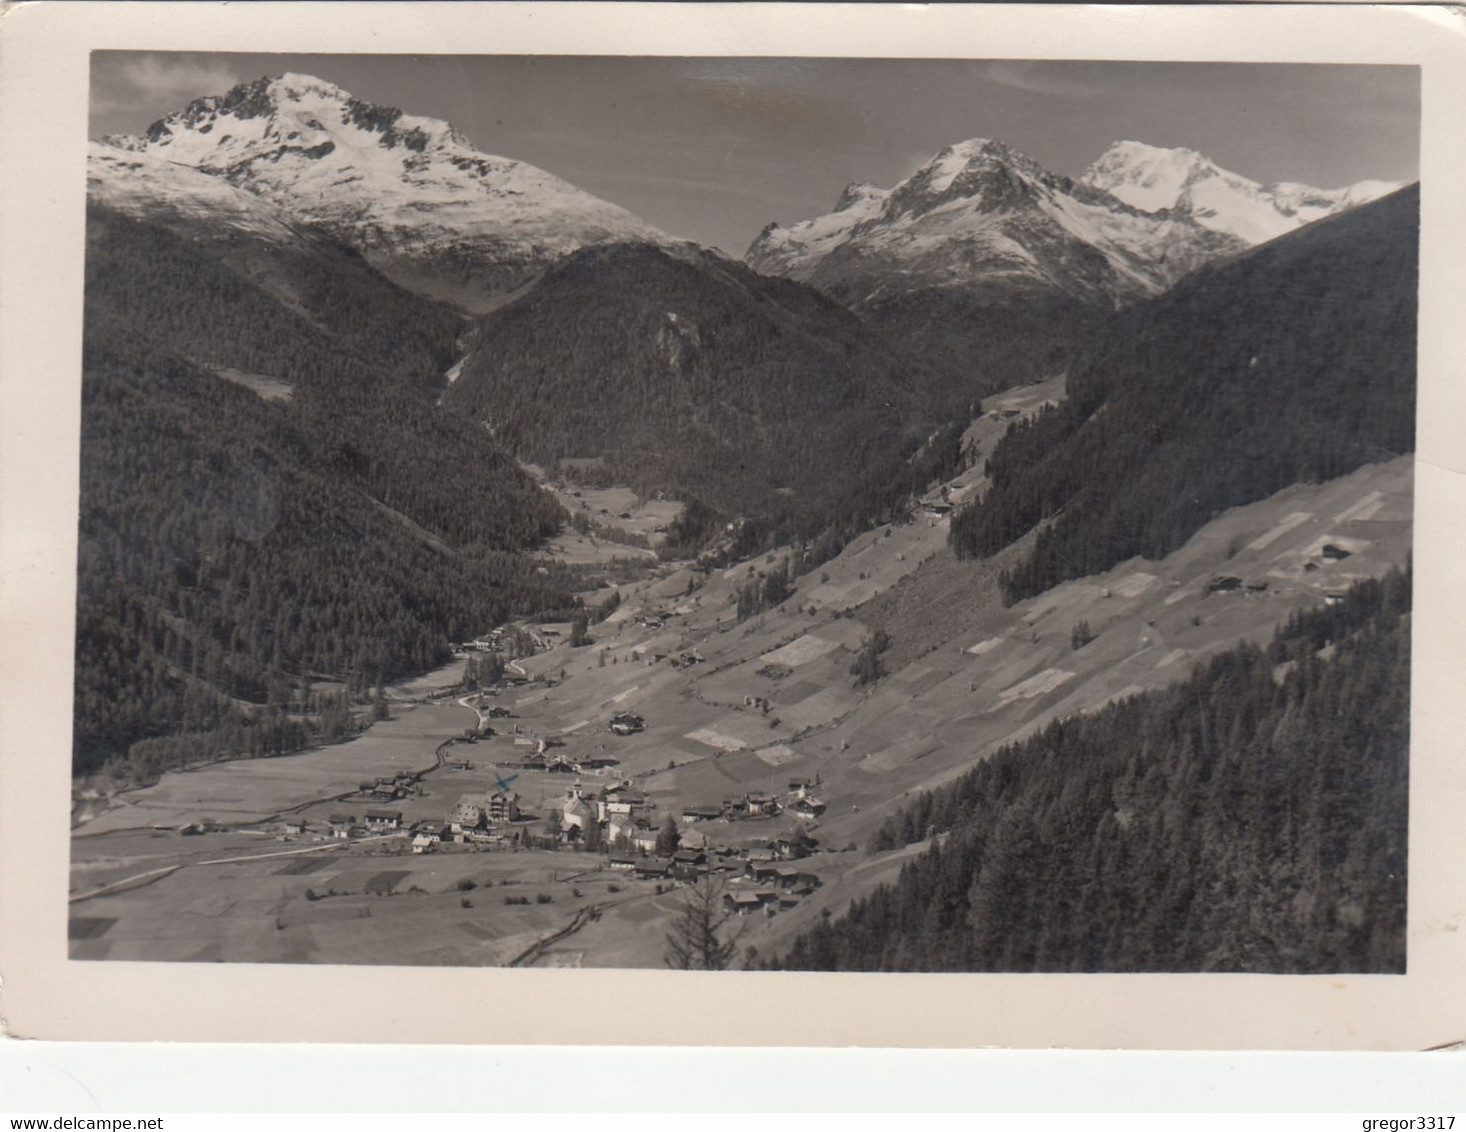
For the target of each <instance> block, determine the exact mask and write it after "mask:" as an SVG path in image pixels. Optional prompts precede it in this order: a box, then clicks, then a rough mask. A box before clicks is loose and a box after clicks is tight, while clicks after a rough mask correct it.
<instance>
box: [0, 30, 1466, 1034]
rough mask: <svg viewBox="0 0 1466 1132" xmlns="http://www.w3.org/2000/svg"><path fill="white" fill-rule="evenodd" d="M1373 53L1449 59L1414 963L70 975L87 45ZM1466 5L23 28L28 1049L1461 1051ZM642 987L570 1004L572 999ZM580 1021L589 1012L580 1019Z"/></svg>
mask: <svg viewBox="0 0 1466 1132" xmlns="http://www.w3.org/2000/svg"><path fill="white" fill-rule="evenodd" d="M92 47H107V48H112V49H153V50H156V49H168V48H176V49H189V50H221V51H222V50H239V51H323V50H330V51H341V52H351V51H365V52H377V53H381V52H394V53H396V52H400V53H417V54H430V53H438V52H465V51H482V52H485V53H520V52H528V53H555V54H581V53H598V54H676V55H721V54H733V55H798V54H809V55H853V56H858V55H870V56H912V57H922V56H927V57H936V56H942V57H951V56H971V57H977V58H1045V59H1060V58H1148V59H1172V60H1257V61H1269V60H1270V61H1279V62H1282V61H1288V62H1310V61H1312V62H1374V63H1400V64H1415V65H1419V66H1420V67H1421V68H1422V80H1423V102H1424V123H1425V128H1424V134H1423V145H1422V164H1421V168H1422V184H1423V236H1422V260H1421V263H1422V279H1423V285H1422V295H1421V310H1420V313H1421V354H1420V430H1419V443H1418V454H1419V455H1418V471H1417V480H1416V491H1417V528H1416V551H1415V562H1416V583H1415V584H1416V590H1415V592H1416V602H1417V615H1416V619H1415V633H1416V638H1415V649H1416V662H1415V665H1414V672H1413V688H1414V698H1415V709H1414V715H1413V720H1412V724H1413V728H1414V746H1413V752H1412V782H1411V844H1410V854H1411V858H1410V859H1411V877H1410V917H1409V919H1410V944H1409V947H1410V950H1409V974H1408V975H1406V976H1403V977H1382V976H1375V977H1310V978H1282V977H1269V976H1190V975H1187V976H1096V975H1082V976H988V975H940V976H938V975H926V976H909V975H878V976H839V975H818V974H812V975H783V974H741V973H736V974H735V973H720V974H711V975H709V974H697V973H673V972H664V971H635V972H624V973H623V972H617V973H610V972H596V971H571V970H525V971H519V970H515V971H504V970H481V969H473V970H443V969H417V968H352V967H320V966H300V967H291V966H267V965H212V964H210V965H205V964H176V965H174V964H142V963H111V962H109V963H74V962H69V961H68V960H67V959H66V914H67V909H66V902H65V893H66V890H67V878H66V865H67V852H68V837H67V828H68V804H67V803H68V789H67V788H68V767H69V751H70V736H69V722H68V721H69V719H70V715H71V684H70V666H71V643H72V632H73V618H72V602H73V595H74V569H75V566H74V563H75V551H76V537H75V517H76V492H77V459H78V453H77V413H78V389H79V371H80V326H81V322H80V319H81V279H82V226H81V218H82V215H83V204H84V196H85V145H84V142H85V137H86V111H87V74H88V51H89V49H90V48H92ZM1463 106H1466V20H1463V19H1462V17H1461V16H1460V14H1459V11H1458V12H1455V13H1453V12H1451V11H1449V10H1446V9H1443V8H1419V7H1409V6H1398V7H1390V8H1373V9H1371V8H1342V7H1334V6H1329V5H1316V6H1307V7H1295V8H1286V7H1271V6H1265V5H1246V6H1240V7H1217V8H1196V7H1180V8H1166V9H1160V8H1131V7H1127V8H1114V7H1111V8H1099V7H1092V8H1085V7H1070V6H1062V7H1061V6H1027V7H1025V6H1022V5H992V6H986V5H985V6H981V7H971V6H962V7H948V8H942V9H932V8H918V7H896V6H889V7H888V6H880V7H876V6H869V5H859V6H848V7H847V6H838V5H711V4H708V5H704V4H696V5H685V6H679V5H650V4H648V5H639V4H638V5H632V4H625V5H623V4H588V5H574V4H564V5H561V4H528V5H526V4H492V5H475V4H363V5H358V6H351V7H348V6H344V5H340V4H319V5H317V4H307V3H292V4H270V3H251V4H235V5H227V6H226V5H205V4H192V3H190V4H149V3H130V4H126V5H112V4H107V3H62V2H48V3H45V4H34V5H28V6H21V7H18V8H11V9H10V10H9V11H8V12H7V14H6V16H5V18H4V20H3V24H0V147H3V148H0V194H3V195H0V202H3V209H0V268H3V275H0V429H3V433H0V645H3V647H0V697H3V699H0V862H3V865H4V873H3V877H0V881H3V886H0V975H3V977H4V987H3V1015H4V1019H5V1023H6V1025H7V1027H8V1030H9V1033H10V1034H11V1035H13V1036H21V1037H39V1038H69V1039H108V1040H130V1039H158V1038H167V1039H174V1040H186V1041H241V1040H244V1041H256V1040H264V1041H351V1042H361V1041H394V1042H442V1041H450V1040H451V1041H465V1042H501V1043H502V1042H514V1043H554V1042H559V1043H565V1042H575V1043H617V1044H639V1043H651V1044H694V1045H703V1044H740V1045H766V1046H767V1045H826V1046H846V1045H864V1046H911V1047H937V1046H948V1047H973V1046H1006V1047H1030V1048H1032V1047H1037V1048H1043V1047H1053V1046H1064V1047H1081V1048H1099V1049H1105V1048H1132V1049H1133V1048H1156V1049H1187V1048H1191V1049H1209V1048H1222V1049H1225V1048H1254V1049H1312V1048H1320V1049H1322V1048H1339V1049H1360V1050H1366V1049H1410V1048H1415V1049H1421V1048H1426V1047H1430V1046H1434V1045H1439V1044H1443V1043H1447V1042H1451V1041H1456V1040H1461V1039H1466V931H1462V930H1460V929H1461V925H1462V919H1463V913H1466V879H1463V878H1466V868H1463V863H1466V824H1463V821H1462V815H1463V814H1466V767H1463V765H1462V758H1461V755H1462V747H1463V740H1462V735H1463V734H1466V697H1463V695H1462V691H1463V689H1462V680H1461V677H1462V674H1463V665H1462V663H1461V660H1460V658H1459V654H1458V652H1457V651H1456V650H1457V649H1458V648H1459V647H1460V645H1461V643H1462V642H1466V617H1463V603H1462V601H1461V600H1460V597H1459V594H1458V593H1457V592H1456V586H1455V583H1456V580H1457V579H1458V578H1460V577H1461V574H1462V570H1461V566H1460V565H1459V564H1460V563H1463V562H1466V529H1463V525H1462V523H1461V521H1460V516H1461V515H1462V514H1463V510H1466V483H1463V476H1466V445H1463V443H1462V440H1463V427H1462V426H1463V423H1466V392H1463V385H1462V382H1461V375H1460V372H1459V371H1460V368H1461V364H1462V363H1461V358H1462V357H1463V355H1466V349H1463V347H1466V327H1463V321H1462V317H1461V310H1462V299H1461V296H1463V295H1466V232H1463V225H1462V223H1461V221H1462V215H1461V212H1462V207H1463V201H1466V188H1463V186H1466V163H1463V160H1462V154H1463V152H1466V151H1463V146H1462V142H1463V140H1466V139H1463V134H1466V129H1463V126H1462V124H1461V118H1462V115H1461V113H1460V108H1461V107H1463ZM577 1001H578V1002H583V1003H595V1002H610V1003H615V1002H618V1001H619V1002H621V1003H635V1004H636V1005H635V1008H634V1009H633V1008H627V1007H625V1006H621V1007H617V1008H614V1009H609V1010H604V1011H602V1010H596V1009H587V1010H574V1011H561V1010H558V1009H552V1008H551V1007H550V1005H549V1004H551V1003H553V1002H577ZM567 1019H573V1023H569V1022H567V1021H564V1020H567Z"/></svg>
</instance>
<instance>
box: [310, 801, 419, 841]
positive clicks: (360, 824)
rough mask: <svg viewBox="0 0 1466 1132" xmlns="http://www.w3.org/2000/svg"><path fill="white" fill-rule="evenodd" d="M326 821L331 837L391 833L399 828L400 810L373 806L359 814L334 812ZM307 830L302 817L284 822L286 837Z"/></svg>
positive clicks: (400, 821) (400, 823)
mask: <svg viewBox="0 0 1466 1132" xmlns="http://www.w3.org/2000/svg"><path fill="white" fill-rule="evenodd" d="M326 821H327V826H328V828H329V830H330V833H331V836H332V837H335V838H341V839H345V838H352V837H366V836H367V835H369V834H373V833H393V832H395V831H397V830H399V829H401V828H402V811H401V810H392V809H386V808H375V809H370V810H367V812H366V813H364V814H360V815H355V814H346V813H334V814H332V815H331V816H330V817H328V818H327V819H326ZM308 832H309V827H308V826H307V825H306V823H305V819H303V818H294V819H291V820H289V821H287V822H286V823H285V835H286V836H287V837H297V836H300V835H301V834H305V833H308Z"/></svg>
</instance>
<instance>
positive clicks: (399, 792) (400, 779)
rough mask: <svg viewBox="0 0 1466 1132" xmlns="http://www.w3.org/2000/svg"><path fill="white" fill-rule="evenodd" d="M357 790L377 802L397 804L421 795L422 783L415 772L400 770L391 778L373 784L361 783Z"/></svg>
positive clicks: (384, 778)
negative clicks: (412, 795)
mask: <svg viewBox="0 0 1466 1132" xmlns="http://www.w3.org/2000/svg"><path fill="white" fill-rule="evenodd" d="M356 789H357V792H358V793H360V794H365V795H367V796H368V797H370V798H371V799H372V800H373V801H376V802H396V801H399V800H400V799H402V798H406V797H408V796H409V795H411V794H421V793H422V781H421V778H420V775H419V774H418V773H417V772H415V771H409V770H399V771H398V772H397V773H396V774H395V775H393V776H392V777H390V778H388V777H378V778H377V779H376V780H375V781H372V782H360V783H358V784H357V787H356Z"/></svg>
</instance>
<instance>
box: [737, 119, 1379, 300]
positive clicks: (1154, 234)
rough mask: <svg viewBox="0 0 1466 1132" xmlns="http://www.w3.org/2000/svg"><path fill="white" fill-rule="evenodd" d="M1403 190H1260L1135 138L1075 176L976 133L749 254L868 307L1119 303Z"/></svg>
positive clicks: (1202, 161)
mask: <svg viewBox="0 0 1466 1132" xmlns="http://www.w3.org/2000/svg"><path fill="white" fill-rule="evenodd" d="M1398 187H1399V186H1398V185H1392V184H1388V183H1385V182H1379V181H1366V182H1361V183H1360V184H1358V185H1353V186H1350V187H1349V188H1346V189H1337V190H1324V189H1314V188H1311V187H1309V186H1306V185H1294V184H1284V185H1271V186H1263V185H1259V184H1257V183H1256V182H1254V181H1249V180H1247V179H1246V178H1245V177H1240V176H1238V175H1237V174H1234V173H1229V172H1227V171H1226V170H1223V169H1220V168H1218V167H1217V166H1216V165H1215V164H1214V163H1212V162H1211V161H1209V160H1207V159H1206V158H1205V157H1202V156H1201V155H1200V154H1198V153H1195V152H1193V151H1191V150H1183V149H1159V148H1156V147H1154V146H1146V145H1142V144H1140V143H1137V142H1116V143H1115V144H1114V145H1112V146H1111V147H1110V148H1109V149H1108V150H1107V151H1106V152H1105V154H1104V155H1103V156H1102V157H1101V158H1100V159H1099V160H1098V161H1096V162H1095V163H1094V164H1093V165H1092V166H1091V167H1090V168H1089V170H1088V171H1087V172H1086V173H1085V175H1084V177H1082V178H1081V179H1080V180H1079V181H1074V180H1072V179H1071V178H1068V177H1064V176H1060V175H1059V174H1055V173H1052V172H1050V171H1048V170H1046V169H1044V168H1043V167H1042V166H1040V165H1039V164H1038V163H1037V162H1036V161H1034V160H1032V159H1031V158H1029V157H1027V156H1025V155H1024V154H1022V153H1019V152H1018V151H1017V150H1014V149H1012V148H1011V147H1009V146H1007V145H1004V144H1003V143H1002V142H998V141H991V140H988V139H982V138H978V139H973V140H971V141H965V142H961V143H959V144H957V145H951V146H948V147H946V148H945V149H943V150H942V151H941V152H940V153H939V154H937V155H936V157H934V158H933V159H932V160H931V161H929V162H928V163H927V164H926V165H924V166H922V167H921V168H920V169H918V170H917V171H916V172H915V173H913V174H912V175H911V176H910V177H908V178H907V179H906V180H904V181H902V182H901V183H900V184H899V185H897V186H895V187H894V188H892V189H889V190H886V189H880V188H877V187H875V186H873V185H863V184H862V185H852V186H850V187H849V188H847V189H846V190H845V192H844V193H843V194H842V195H841V197H840V200H839V201H838V202H837V204H836V206H835V209H834V211H833V212H831V213H829V214H828V215H825V216H820V217H816V218H815V219H813V220H807V221H804V222H802V223H800V224H795V225H793V226H791V227H789V228H784V227H781V226H779V225H777V224H771V225H769V227H767V228H765V229H764V231H763V232H762V233H760V235H759V237H758V238H757V239H756V240H755V241H754V242H753V245H752V246H751V247H750V248H749V250H748V253H747V256H746V259H747V261H748V263H749V265H750V266H751V267H753V268H754V269H755V270H757V271H760V272H763V273H765V274H769V275H781V276H785V277H788V278H792V279H798V280H801V281H804V282H808V283H812V284H813V285H814V286H816V287H819V288H820V289H821V290H823V291H825V292H826V293H828V294H831V295H833V296H836V297H838V298H840V299H841V300H842V301H844V302H846V303H847V304H849V305H852V306H855V307H857V308H860V307H873V306H878V305H880V304H881V303H882V302H885V301H887V300H889V299H890V298H892V297H894V296H896V295H899V294H902V293H907V292H911V291H917V290H925V289H930V288H939V287H964V288H965V287H973V286H976V287H980V288H983V289H986V290H989V291H991V292H992V293H993V294H994V296H995V297H996V296H1001V295H1004V294H1012V293H1022V292H1036V291H1048V292H1054V293H1060V294H1064V295H1067V296H1069V297H1071V298H1074V299H1077V300H1079V301H1081V302H1087V303H1099V304H1109V305H1112V306H1113V305H1122V304H1124V303H1126V302H1129V301H1132V300H1134V299H1137V298H1141V297H1144V296H1146V295H1152V294H1157V293H1159V292H1160V291H1163V290H1165V289H1166V288H1167V287H1169V286H1170V285H1172V284H1173V283H1175V282H1176V280H1177V279H1179V278H1180V277H1181V276H1183V275H1185V274H1187V273H1188V272H1190V271H1191V270H1193V269H1194V268H1196V267H1198V266H1200V265H1201V264H1203V263H1208V262H1211V261H1213V260H1216V259H1219V258H1221V257H1224V256H1227V255H1230V254H1233V253H1235V252H1238V251H1241V250H1242V249H1244V248H1247V247H1251V246H1253V245H1255V244H1259V243H1262V242H1264V241H1266V240H1270V239H1274V238H1275V237H1277V236H1280V235H1283V234H1284V233H1285V232H1289V231H1292V230H1293V229H1295V228H1298V227H1301V226H1302V225H1304V224H1307V223H1310V222H1311V221H1314V220H1319V219H1322V218H1323V217H1325V216H1330V215H1333V214H1334V213H1336V212H1340V211H1342V210H1344V209H1347V208H1351V207H1353V206H1354V205H1357V204H1362V203H1364V202H1366V201H1369V200H1373V199H1375V198H1376V197H1379V196H1382V195H1384V194H1385V193H1386V192H1389V191H1392V190H1393V189H1395V188H1398Z"/></svg>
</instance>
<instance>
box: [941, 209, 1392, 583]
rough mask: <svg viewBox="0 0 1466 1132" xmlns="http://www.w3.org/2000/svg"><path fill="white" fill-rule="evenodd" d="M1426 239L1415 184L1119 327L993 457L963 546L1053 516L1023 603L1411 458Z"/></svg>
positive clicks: (1006, 536) (1228, 268)
mask: <svg viewBox="0 0 1466 1132" xmlns="http://www.w3.org/2000/svg"><path fill="white" fill-rule="evenodd" d="M1418 231H1419V189H1418V187H1412V188H1408V189H1403V190H1401V191H1399V192H1397V193H1394V194H1392V195H1391V196H1389V197H1386V198H1384V199H1382V200H1379V201H1377V202H1374V203H1372V204H1368V205H1364V206H1361V207H1359V208H1357V209H1355V210H1354V211H1352V212H1348V213H1345V214H1343V215H1340V216H1337V217H1333V218H1330V219H1328V220H1324V221H1320V222H1318V223H1316V224H1312V225H1309V226H1308V227H1306V228H1303V229H1301V230H1300V231H1298V232H1295V233H1293V234H1291V235H1288V236H1284V237H1282V238H1280V239H1278V240H1275V241H1273V242H1271V243H1268V244H1264V245H1262V246H1261V247H1258V248H1256V249H1254V250H1252V251H1251V252H1249V253H1247V254H1245V255H1244V256H1241V257H1240V258H1238V259H1236V260H1234V261H1231V262H1228V263H1225V264H1221V265H1217V266H1214V267H1210V268H1204V269H1202V270H1201V271H1199V272H1197V273H1196V274H1194V275H1192V276H1190V277H1188V278H1187V279H1185V280H1183V281H1182V282H1181V283H1179V284H1178V285H1177V286H1176V287H1175V288H1174V289H1173V290H1171V291H1169V292H1167V293H1166V294H1164V295H1161V296H1159V297H1157V298H1154V299H1151V300H1148V301H1146V302H1144V303H1140V304H1137V305H1136V306H1134V307H1132V308H1130V309H1128V310H1126V311H1124V312H1121V313H1120V314H1118V315H1116V316H1115V317H1114V319H1113V321H1112V322H1111V324H1110V325H1109V326H1108V327H1107V328H1106V329H1105V330H1104V332H1103V333H1101V334H1099V335H1097V336H1096V338H1095V339H1094V341H1093V342H1092V343H1090V345H1089V347H1088V348H1087V349H1086V350H1085V352H1084V356H1083V360H1082V361H1081V362H1079V363H1078V364H1076V365H1075V367H1074V368H1073V370H1072V371H1071V373H1070V375H1069V383H1068V389H1069V399H1068V401H1067V402H1066V403H1065V404H1063V405H1060V406H1058V407H1056V408H1053V409H1050V410H1048V411H1046V412H1045V413H1043V414H1041V415H1040V416H1039V417H1038V418H1037V419H1035V420H1034V421H1033V422H1032V423H1031V424H1024V425H1021V426H1017V427H1015V428H1013V429H1012V430H1011V432H1010V433H1009V435H1008V436H1007V437H1005V439H1004V440H1003V441H1002V443H1001V444H1000V445H999V446H998V447H997V449H996V450H995V451H994V453H993V454H992V456H991V458H990V465H989V466H990V470H991V474H992V488H991V490H990V491H989V492H988V494H987V495H986V496H985V497H984V498H983V499H982V500H981V501H980V502H979V503H977V504H975V505H974V506H972V507H971V508H969V509H967V510H964V511H963V512H961V513H959V514H958V515H957V516H956V517H955V518H954V520H953V523H952V535H951V541H952V545H953V546H954V548H955V549H956V550H957V553H958V554H959V555H963V556H973V555H987V554H991V553H993V552H994V551H996V550H997V549H999V548H1000V547H1003V546H1006V545H1008V544H1009V543H1010V542H1012V541H1013V540H1014V539H1016V538H1018V537H1020V536H1021V535H1023V534H1024V533H1025V532H1027V531H1029V530H1030V529H1032V528H1033V527H1034V526H1035V525H1037V524H1039V523H1041V522H1044V521H1045V520H1051V522H1050V523H1049V525H1048V526H1046V527H1045V528H1044V529H1043V530H1041V532H1040V533H1039V535H1038V538H1037V541H1036V543H1035V545H1034V549H1033V552H1032V554H1031V555H1030V556H1029V557H1028V558H1027V560H1026V561H1025V562H1023V563H1022V564H1021V565H1020V566H1018V567H1017V568H1015V569H1014V570H1013V571H1012V573H1011V575H1010V576H1009V577H1008V578H1007V580H1006V583H1005V592H1006V595H1007V597H1008V599H1009V600H1015V599H1017V598H1021V597H1025V596H1030V595H1033V594H1036V593H1041V592H1042V591H1044V590H1046V589H1048V588H1049V587H1050V586H1052V585H1054V584H1056V583H1057V582H1060V581H1063V580H1064V579H1067V578H1077V577H1082V576H1084V575H1088V574H1094V573H1098V572H1101V571H1103V570H1105V569H1107V568H1109V567H1110V566H1113V565H1114V564H1115V563H1117V562H1120V561H1123V560H1124V559H1126V558H1129V557H1131V556H1132V555H1137V554H1138V555H1142V556H1144V557H1147V558H1151V559H1157V558H1160V557H1162V556H1163V555H1165V554H1166V553H1168V552H1169V551H1171V550H1174V549H1175V548H1176V547H1178V546H1180V545H1181V544H1182V543H1183V542H1184V541H1185V540H1186V538H1187V537H1188V536H1189V535H1191V534H1192V533H1193V532H1195V531H1196V530H1197V529H1198V528H1199V527H1200V526H1201V525H1202V524H1203V523H1205V522H1206V521H1207V520H1208V519H1209V518H1210V517H1211V516H1212V515H1214V514H1216V513H1218V512H1220V511H1222V510H1225V509H1226V508H1228V507H1234V506H1237V505H1239V504H1242V503H1247V502H1251V501H1252V500H1256V499H1260V498H1263V497H1264V496H1266V495H1269V494H1271V493H1272V492H1274V491H1277V490H1279V489H1280V488H1283V487H1285V486H1287V485H1288V484H1290V483H1295V482H1299V481H1308V482H1317V481H1322V480H1327V479H1332V478H1334V477H1336V476H1340V475H1343V474H1345V473H1347V472H1349V471H1351V470H1353V469H1354V468H1357V467H1359V466H1360V465H1362V464H1364V463H1369V462H1372V461H1377V460H1383V459H1388V458H1390V457H1393V456H1396V455H1398V454H1400V453H1402V452H1408V451H1411V450H1412V449H1413V447H1414V425H1415V319H1416V287H1417V261H1418V248H1417V244H1418V239H1419V235H1418Z"/></svg>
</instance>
